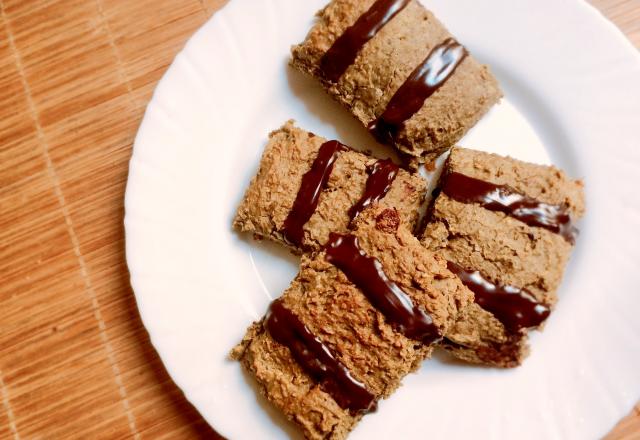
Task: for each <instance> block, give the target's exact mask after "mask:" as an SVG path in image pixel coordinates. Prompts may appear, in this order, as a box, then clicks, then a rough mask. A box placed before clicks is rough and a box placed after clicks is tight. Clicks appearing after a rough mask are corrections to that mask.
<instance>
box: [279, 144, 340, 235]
mask: <svg viewBox="0 0 640 440" xmlns="http://www.w3.org/2000/svg"><path fill="white" fill-rule="evenodd" d="M346 149H347V147H346V146H345V145H343V144H341V143H340V142H338V141H328V142H325V143H324V144H322V146H321V147H320V150H319V151H318V156H316V158H315V160H314V161H313V164H312V165H311V169H310V170H309V171H307V172H306V173H305V175H304V176H302V184H301V185H300V190H299V191H298V195H297V196H296V200H295V201H294V202H293V207H292V208H291V211H290V212H289V215H288V216H287V218H286V220H285V221H284V228H283V229H282V233H283V234H284V238H285V239H287V241H289V243H291V244H294V245H295V246H298V247H301V246H302V241H303V239H304V225H305V223H307V222H308V221H309V219H310V218H311V216H312V215H313V213H314V212H315V210H316V208H317V207H318V201H319V200H320V193H322V190H323V189H324V188H325V187H326V186H327V182H328V181H329V176H330V175H331V171H332V170H333V164H334V162H335V161H336V159H337V158H338V154H339V153H340V152H341V151H344V150H346Z"/></svg>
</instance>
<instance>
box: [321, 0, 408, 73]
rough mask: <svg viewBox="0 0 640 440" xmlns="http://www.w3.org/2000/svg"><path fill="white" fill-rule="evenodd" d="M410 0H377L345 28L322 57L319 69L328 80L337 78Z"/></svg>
mask: <svg viewBox="0 0 640 440" xmlns="http://www.w3.org/2000/svg"><path fill="white" fill-rule="evenodd" d="M407 4H409V0H378V1H376V2H375V3H374V4H373V5H372V6H371V7H370V8H369V10H368V11H367V12H365V13H364V14H362V15H361V16H360V18H358V20H357V21H356V22H355V23H354V24H353V26H350V27H348V28H347V30H345V31H344V33H343V34H342V35H341V36H340V37H338V39H337V40H336V41H335V42H334V43H333V45H332V46H331V48H330V49H329V50H328V51H327V53H325V54H324V56H323V57H322V59H321V60H320V70H321V71H322V74H323V76H324V77H325V79H327V80H328V81H333V82H337V81H338V80H339V79H340V77H341V76H342V75H343V74H344V72H345V71H346V70H347V68H348V67H349V66H350V65H352V64H353V62H354V61H355V60H356V57H357V56H358V53H359V52H360V50H361V49H362V47H363V46H364V45H365V44H366V43H367V42H368V41H369V40H371V39H372V38H373V37H374V36H375V35H376V34H377V33H378V31H379V30H380V29H382V28H383V26H384V25H386V24H387V23H388V22H389V21H390V20H391V19H392V18H393V17H395V16H396V14H397V13H398V12H400V11H402V9H404V7H405V6H407Z"/></svg>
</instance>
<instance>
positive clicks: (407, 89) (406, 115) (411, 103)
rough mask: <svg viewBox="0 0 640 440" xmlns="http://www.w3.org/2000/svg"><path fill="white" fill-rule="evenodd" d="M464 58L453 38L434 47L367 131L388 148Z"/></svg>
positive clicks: (461, 50) (463, 49) (463, 53)
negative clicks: (406, 122) (407, 122)
mask: <svg viewBox="0 0 640 440" xmlns="http://www.w3.org/2000/svg"><path fill="white" fill-rule="evenodd" d="M467 54H468V52H467V50H466V49H465V48H464V47H463V46H462V45H460V44H459V43H458V42H457V41H455V40H454V39H453V38H447V39H446V40H445V41H444V42H443V43H441V44H439V45H437V46H436V47H434V48H433V50H432V51H431V52H430V53H429V55H428V56H427V58H425V60H424V61H423V62H422V63H421V64H420V65H419V66H418V67H416V68H415V70H414V71H413V72H412V73H411V75H409V78H407V80H406V81H405V82H404V84H402V85H401V86H400V88H399V89H398V90H397V91H396V93H395V94H394V95H393V97H392V98H391V101H389V104H387V108H386V109H385V111H384V113H382V115H381V116H380V117H379V118H378V119H375V120H374V121H372V122H371V123H370V124H369V131H370V132H371V133H372V134H373V135H374V136H375V137H376V138H377V139H378V140H379V141H380V142H382V143H387V144H392V143H393V142H394V140H395V138H396V136H397V134H398V132H399V131H400V130H401V129H402V126H403V125H404V123H405V121H407V120H409V119H410V118H411V117H412V116H413V115H414V114H416V113H417V112H418V110H420V109H421V108H422V106H423V105H424V102H425V101H426V100H427V99H428V98H429V97H430V96H431V95H433V94H434V93H435V92H436V90H438V89H439V88H440V87H441V86H442V85H443V84H444V83H445V82H446V81H447V79H449V77H450V76H451V75H452V74H453V72H455V70H456V68H457V67H458V66H459V65H460V63H461V62H462V60H463V59H464V58H465V57H466V56H467Z"/></svg>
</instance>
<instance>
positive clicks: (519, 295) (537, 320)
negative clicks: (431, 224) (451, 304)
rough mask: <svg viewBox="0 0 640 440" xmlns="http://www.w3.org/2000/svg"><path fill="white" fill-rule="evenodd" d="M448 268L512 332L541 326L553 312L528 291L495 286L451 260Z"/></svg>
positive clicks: (481, 304) (484, 307)
mask: <svg viewBox="0 0 640 440" xmlns="http://www.w3.org/2000/svg"><path fill="white" fill-rule="evenodd" d="M447 267H448V268H449V270H450V271H451V272H453V273H454V274H456V275H457V276H458V278H460V280H461V281H462V284H464V285H465V286H467V287H468V288H469V289H470V290H471V291H472V292H473V293H474V294H475V301H476V303H477V304H478V305H479V306H480V307H482V308H483V309H485V310H486V311H488V312H491V313H492V314H493V315H494V316H495V317H496V318H498V320H499V321H500V322H501V323H502V324H504V326H505V328H506V329H507V330H508V331H510V332H512V333H515V332H517V331H518V330H520V329H521V328H527V327H537V326H539V325H540V324H542V323H543V322H544V320H545V319H547V317H548V316H549V313H551V310H550V309H549V307H547V306H546V305H544V304H542V303H540V302H538V301H536V299H535V298H534V296H533V295H532V294H531V293H530V292H528V291H526V290H525V289H519V288H517V287H514V286H508V285H501V284H495V283H492V282H491V281H489V280H487V279H486V278H485V277H483V276H482V274H480V272H478V271H477V270H466V269H464V268H463V267H462V266H459V265H457V264H455V263H452V262H451V261H447Z"/></svg>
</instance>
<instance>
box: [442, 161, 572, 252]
mask: <svg viewBox="0 0 640 440" xmlns="http://www.w3.org/2000/svg"><path fill="white" fill-rule="evenodd" d="M442 192H444V193H445V194H446V195H447V196H449V197H451V198H452V199H454V200H457V201H458V202H461V203H479V204H480V205H481V206H482V207H483V208H485V209H489V210H491V211H500V212H503V213H505V214H507V215H509V216H511V217H513V218H515V219H518V220H520V221H521V222H523V223H526V224H527V225H529V226H538V227H540V228H545V229H548V230H549V231H551V232H555V233H556V234H559V235H561V236H562V237H563V238H564V239H565V240H567V241H568V242H569V243H571V244H574V243H575V240H576V236H577V235H578V230H577V229H576V228H575V227H574V226H573V225H572V223H571V215H570V214H569V211H568V208H567V206H566V205H550V204H548V203H543V202H539V201H538V200H536V199H534V198H532V197H529V196H525V195H523V194H519V193H518V192H516V191H515V190H514V189H513V188H511V187H509V186H507V185H496V184H493V183H490V182H486V181H484V180H480V179H475V178H473V177H469V176H465V175H464V174H460V173H455V172H452V173H448V174H447V175H446V176H445V177H444V179H443V183H442Z"/></svg>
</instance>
